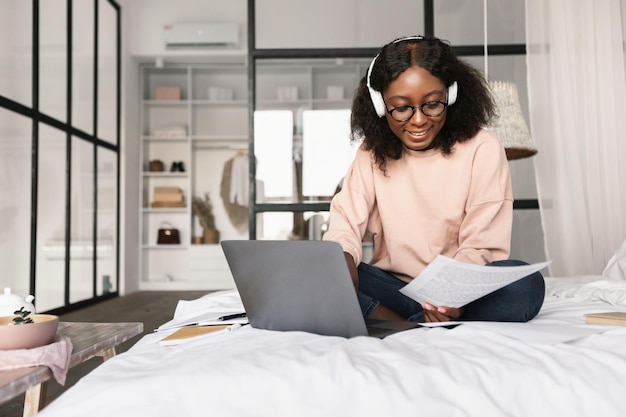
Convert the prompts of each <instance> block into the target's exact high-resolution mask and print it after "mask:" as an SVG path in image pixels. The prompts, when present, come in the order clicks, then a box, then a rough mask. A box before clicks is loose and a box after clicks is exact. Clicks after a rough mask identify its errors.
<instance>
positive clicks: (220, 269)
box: [140, 64, 248, 290]
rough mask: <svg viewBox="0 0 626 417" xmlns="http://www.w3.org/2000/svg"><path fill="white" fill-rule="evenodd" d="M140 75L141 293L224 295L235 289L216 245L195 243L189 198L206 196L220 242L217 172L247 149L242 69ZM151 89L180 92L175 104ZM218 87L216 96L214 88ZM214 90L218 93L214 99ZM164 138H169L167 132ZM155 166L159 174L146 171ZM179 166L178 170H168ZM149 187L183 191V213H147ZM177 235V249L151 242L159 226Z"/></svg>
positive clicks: (224, 229)
mask: <svg viewBox="0 0 626 417" xmlns="http://www.w3.org/2000/svg"><path fill="white" fill-rule="evenodd" d="M140 71H141V92H140V94H141V97H142V101H141V118H142V120H141V124H140V125H141V126H142V130H141V132H140V135H141V172H140V181H141V190H142V196H141V207H142V208H141V213H140V217H141V221H140V233H141V235H140V242H141V266H140V273H141V280H140V288H141V289H142V290H161V289H170V290H185V289H206V290H215V289H226V288H232V287H233V286H234V283H233V282H232V277H231V275H230V271H229V270H228V266H227V264H226V260H225V259H224V256H223V253H222V250H221V247H220V246H219V245H217V244H201V243H194V237H200V236H202V228H201V227H200V225H199V223H198V222H197V220H196V219H195V216H194V215H193V210H192V208H191V202H192V199H193V197H194V196H198V197H204V195H205V194H208V195H209V198H210V199H211V202H212V204H213V207H214V215H215V217H216V222H217V223H218V229H219V230H220V232H221V234H222V237H227V238H245V237H246V235H245V234H241V233H239V234H238V233H237V232H236V231H233V230H229V228H228V226H229V225H228V222H227V221H221V222H220V220H225V216H224V213H223V211H224V208H223V207H222V206H221V204H220V202H221V200H220V198H219V193H220V183H221V177H222V167H223V165H224V163H225V161H227V160H228V159H229V158H231V157H233V155H235V154H236V152H237V151H238V150H245V149H247V144H248V134H247V123H246V115H247V99H246V98H247V72H246V67H245V66H244V65H242V64H210V65H208V64H207V65H200V64H193V65H191V64H190V65H183V64H174V65H169V66H166V67H163V68H155V67H154V66H148V65H146V66H142V67H140ZM157 87H176V88H178V89H180V92H181V97H180V100H178V99H174V100H157V99H155V90H156V88H157ZM216 89H221V90H216ZM216 91H217V92H218V93H220V92H221V95H220V94H216ZM168 132H169V133H168ZM155 160H159V161H161V162H162V163H163V165H164V170H163V171H160V172H158V171H157V172H154V171H150V170H149V165H150V161H155ZM174 162H178V163H180V162H182V165H183V168H184V171H183V172H180V171H172V165H173V163H174ZM155 187H177V188H179V189H181V190H182V193H183V197H184V203H185V205H184V207H180V208H178V207H175V208H162V207H152V202H153V196H154V189H155ZM166 226H167V227H174V228H176V229H178V231H179V235H180V244H157V236H158V230H159V229H160V228H162V227H166Z"/></svg>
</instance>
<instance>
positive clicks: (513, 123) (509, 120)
mask: <svg viewBox="0 0 626 417" xmlns="http://www.w3.org/2000/svg"><path fill="white" fill-rule="evenodd" d="M489 88H490V89H491V93H492V95H493V99H494V102H495V105H496V113H497V115H496V117H495V118H494V119H493V120H492V121H491V123H490V124H489V125H488V126H487V130H489V131H490V132H491V133H492V134H493V135H494V136H495V137H497V138H498V139H499V140H500V142H501V143H502V145H503V146H504V150H505V151H506V157H507V159H508V160H512V159H521V158H527V157H529V156H533V155H534V154H536V153H537V148H536V147H535V142H534V141H533V138H532V137H531V136H530V132H529V130H528V126H526V121H525V120H524V116H523V115H522V108H521V106H520V102H519V95H518V93H517V87H516V85H515V84H514V83H511V82H506V81H489Z"/></svg>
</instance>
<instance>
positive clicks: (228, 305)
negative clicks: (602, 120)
mask: <svg viewBox="0 0 626 417" xmlns="http://www.w3.org/2000/svg"><path fill="white" fill-rule="evenodd" d="M546 282H547V289H546V301H545V303H544V307H543V308H542V310H541V312H540V314H539V315H538V317H537V318H536V319H534V320H532V321H531V322H530V323H527V324H521V325H520V324H510V326H504V327H505V328H508V329H509V330H510V329H512V328H514V327H516V326H517V327H520V328H523V329H524V330H525V331H526V333H524V332H521V333H520V332H507V331H503V329H502V328H496V327H489V326H490V324H488V323H487V324H485V323H465V324H463V325H461V326H459V327H456V328H454V329H451V330H447V329H442V328H433V329H414V330H409V331H405V332H402V333H398V334H395V335H392V336H389V337H387V338H385V339H383V340H380V339H376V338H370V337H355V338H352V339H344V338H339V337H323V336H318V335H313V334H308V333H303V332H275V331H266V330H259V329H254V328H251V327H250V326H244V327H241V328H239V329H238V330H236V331H229V330H223V331H220V332H217V333H212V334H209V335H206V336H202V337H199V338H197V339H194V340H192V341H190V342H187V343H185V344H181V345H178V346H163V345H161V344H159V340H160V339H161V338H163V337H165V335H167V334H168V333H169V332H171V331H169V332H167V331H166V332H156V333H152V334H149V335H147V336H145V337H144V338H142V339H141V340H140V341H139V342H138V343H137V344H136V345H135V346H133V347H132V348H131V349H130V350H129V351H127V352H125V353H123V354H120V355H118V356H116V357H114V358H112V359H110V360H109V361H107V362H105V363H104V364H103V365H101V366H100V367H98V368H96V369H95V370H94V371H93V372H92V373H90V374H88V375H87V376H85V377H84V378H83V379H82V380H80V381H79V382H78V383H77V384H76V385H75V386H74V387H72V388H70V389H69V390H68V391H67V392H66V393H65V394H63V395H62V396H60V397H59V398H58V399H56V400H55V401H53V402H52V403H51V404H49V405H48V406H47V407H46V408H44V409H43V410H42V411H41V413H40V416H41V417H72V416H81V417H82V416H91V417H97V416H116V417H125V416H133V417H136V416H190V417H191V416H207V415H216V416H255V417H258V416H272V417H282V416H285V417H286V416H295V415H297V416H360V417H361V416H370V415H371V416H373V415H385V416H394V415H429V416H447V417H451V416H480V417H489V416H533V417H536V416H555V415H563V416H568V417H576V416H580V417H583V416H584V417H588V416H591V415H597V416H603V417H613V416H615V417H617V416H620V417H621V416H624V415H625V412H626V399H625V398H626V397H624V381H625V380H626V349H624V346H625V345H626V327H611V326H585V325H584V317H583V314H584V313H589V312H600V311H626V302H623V301H624V300H626V296H625V295H626V287H623V282H620V281H610V280H606V279H605V278H603V277H598V276H595V277H575V278H548V279H547V280H546ZM620 292H621V293H622V294H621V295H622V296H624V297H623V298H620V297H619V296H617V295H616V293H620ZM607 300H609V301H607ZM179 307H180V310H179V309H177V311H178V312H181V311H182V312H184V314H190V313H193V312H198V311H205V310H210V309H216V310H218V311H223V310H224V309H226V310H228V309H232V310H233V311H236V310H237V309H239V308H241V304H240V300H239V298H238V295H237V293H236V292H234V291H226V292H219V293H214V294H209V295H207V296H205V297H202V298H201V299H198V300H194V301H183V302H181V303H179ZM557 328H558V329H562V330H564V336H562V337H561V336H558V335H557V337H556V339H552V340H550V338H544V337H541V336H546V335H547V334H549V335H553V333H555V332H554V329H557ZM556 333H558V332H556ZM520 335H522V336H520ZM553 336H554V335H553Z"/></svg>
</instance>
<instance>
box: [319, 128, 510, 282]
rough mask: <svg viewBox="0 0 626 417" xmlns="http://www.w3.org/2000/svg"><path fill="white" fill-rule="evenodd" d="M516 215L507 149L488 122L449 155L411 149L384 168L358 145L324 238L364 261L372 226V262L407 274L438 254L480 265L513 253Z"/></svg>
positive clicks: (402, 276) (404, 276)
mask: <svg viewBox="0 0 626 417" xmlns="http://www.w3.org/2000/svg"><path fill="white" fill-rule="evenodd" d="M512 219H513V192H512V189H511V179H510V174H509V165H508V162H507V159H506V155H505V153H504V149H503V147H502V145H501V144H500V142H499V141H498V140H497V139H496V138H495V137H494V136H493V135H491V134H490V133H489V132H487V131H484V130H483V131H480V132H479V133H478V134H477V135H476V136H475V137H474V138H472V139H471V140H468V141H466V142H463V143H457V144H455V146H454V148H453V152H452V154H450V155H448V156H444V155H443V154H442V153H441V151H440V150H437V149H432V150H427V151H423V152H416V151H408V150H407V151H406V152H405V154H404V156H403V157H402V158H401V159H399V160H397V161H393V160H390V161H388V162H387V175H386V176H385V175H384V174H383V173H382V172H381V171H380V170H379V169H378V168H377V167H376V165H375V163H374V160H373V157H372V155H371V154H370V152H369V151H364V150H363V149H362V148H361V149H359V150H358V152H357V154H356V157H355V159H354V162H353V163H352V166H351V167H350V168H349V170H348V172H347V174H346V177H345V178H344V182H343V188H342V190H341V191H340V192H339V193H338V194H337V195H335V197H334V198H333V200H332V202H331V207H330V224H329V229H328V231H327V232H326V233H325V234H324V237H323V239H324V240H333V241H337V242H339V243H340V244H341V246H342V247H343V250H344V252H348V253H350V254H351V255H352V257H353V258H354V260H355V262H356V264H357V265H358V264H359V263H360V262H361V260H362V259H363V251H362V246H361V242H362V240H363V237H364V236H365V235H366V233H367V232H370V233H372V234H373V235H374V254H373V257H372V259H371V261H370V264H372V265H374V266H377V267H378V268H381V269H383V270H386V271H389V272H391V273H393V274H394V275H396V276H397V277H398V278H399V279H401V280H403V281H406V282H408V281H410V280H411V279H412V278H414V277H415V276H416V275H418V274H419V273H420V272H421V271H422V270H423V269H424V267H426V265H427V264H428V263H430V262H431V261H432V260H433V259H434V258H435V257H436V256H437V255H444V256H448V257H450V258H454V259H457V260H459V261H463V262H470V263H475V264H481V265H484V264H486V263H488V262H491V261H495V260H501V259H507V258H508V256H509V250H510V244H511V227H512V221H513V220H512Z"/></svg>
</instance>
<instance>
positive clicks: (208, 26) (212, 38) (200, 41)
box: [163, 22, 239, 47]
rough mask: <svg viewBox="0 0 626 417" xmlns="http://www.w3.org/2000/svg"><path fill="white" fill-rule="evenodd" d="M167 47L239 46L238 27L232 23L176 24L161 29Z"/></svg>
mask: <svg viewBox="0 0 626 417" xmlns="http://www.w3.org/2000/svg"><path fill="white" fill-rule="evenodd" d="M163 37H164V40H165V46H167V47H181V46H182V47H185V46H233V45H238V44H239V27H238V26H237V23H232V22H210V23H176V24H172V25H166V26H164V27H163Z"/></svg>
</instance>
